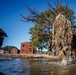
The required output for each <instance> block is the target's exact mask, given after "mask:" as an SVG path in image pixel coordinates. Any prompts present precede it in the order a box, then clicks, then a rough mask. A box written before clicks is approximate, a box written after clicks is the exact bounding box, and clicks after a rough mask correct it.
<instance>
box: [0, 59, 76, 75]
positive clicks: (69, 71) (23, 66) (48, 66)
mask: <svg viewBox="0 0 76 75" xmlns="http://www.w3.org/2000/svg"><path fill="white" fill-rule="evenodd" d="M57 63H58V62H57V61H54V62H53V61H51V60H48V59H42V58H36V59H24V58H0V72H3V73H4V75H76V64H72V65H67V66H64V67H63V66H60V65H59V64H57Z"/></svg>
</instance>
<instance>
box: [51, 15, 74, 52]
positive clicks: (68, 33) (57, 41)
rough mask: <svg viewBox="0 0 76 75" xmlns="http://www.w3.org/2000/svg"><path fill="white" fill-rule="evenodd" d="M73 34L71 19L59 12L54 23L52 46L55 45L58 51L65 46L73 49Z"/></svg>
mask: <svg viewBox="0 0 76 75" xmlns="http://www.w3.org/2000/svg"><path fill="white" fill-rule="evenodd" d="M72 34H73V33H72V28H71V23H70V21H69V20H67V19H66V18H65V16H64V15H62V14H59V15H58V16H57V17H56V19H55V21H54V23H53V30H52V46H55V47H56V50H58V51H60V50H62V49H64V48H65V50H66V49H68V50H71V41H72Z"/></svg>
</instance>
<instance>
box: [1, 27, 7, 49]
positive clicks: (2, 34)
mask: <svg viewBox="0 0 76 75" xmlns="http://www.w3.org/2000/svg"><path fill="white" fill-rule="evenodd" d="M4 37H7V34H6V33H5V32H4V31H3V30H2V29H1V28H0V48H1V46H2V44H3V40H4Z"/></svg>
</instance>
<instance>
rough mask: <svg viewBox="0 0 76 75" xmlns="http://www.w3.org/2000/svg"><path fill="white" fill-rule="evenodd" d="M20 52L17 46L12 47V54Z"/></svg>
mask: <svg viewBox="0 0 76 75" xmlns="http://www.w3.org/2000/svg"><path fill="white" fill-rule="evenodd" d="M19 52H20V50H19V49H17V48H15V47H14V48H12V49H11V54H18V53H19Z"/></svg>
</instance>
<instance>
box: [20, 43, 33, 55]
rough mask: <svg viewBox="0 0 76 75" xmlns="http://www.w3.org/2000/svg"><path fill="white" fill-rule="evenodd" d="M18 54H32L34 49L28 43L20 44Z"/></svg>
mask: <svg viewBox="0 0 76 75" xmlns="http://www.w3.org/2000/svg"><path fill="white" fill-rule="evenodd" d="M20 54H34V49H33V48H32V46H31V44H30V43H29V42H23V43H21V49H20Z"/></svg>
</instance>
